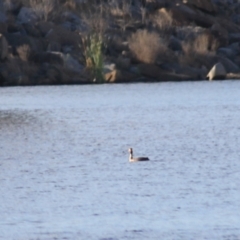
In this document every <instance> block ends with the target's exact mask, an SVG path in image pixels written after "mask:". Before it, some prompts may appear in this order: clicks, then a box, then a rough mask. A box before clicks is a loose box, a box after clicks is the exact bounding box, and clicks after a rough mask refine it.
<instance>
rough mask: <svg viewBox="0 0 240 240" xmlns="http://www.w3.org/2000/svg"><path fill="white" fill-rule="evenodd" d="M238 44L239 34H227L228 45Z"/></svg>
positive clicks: (239, 40)
mask: <svg viewBox="0 0 240 240" xmlns="http://www.w3.org/2000/svg"><path fill="white" fill-rule="evenodd" d="M235 42H240V32H239V33H230V34H229V43H235Z"/></svg>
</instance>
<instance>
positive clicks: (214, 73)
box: [206, 62, 227, 81]
mask: <svg viewBox="0 0 240 240" xmlns="http://www.w3.org/2000/svg"><path fill="white" fill-rule="evenodd" d="M226 75H227V72H226V70H225V67H224V66H223V65H222V63H220V62H218V63H217V64H215V65H214V66H213V67H212V69H211V70H210V71H209V73H208V75H207V76H206V79H209V80H210V81H212V80H215V79H225V78H226Z"/></svg>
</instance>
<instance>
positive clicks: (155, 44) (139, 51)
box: [128, 29, 167, 63]
mask: <svg viewBox="0 0 240 240" xmlns="http://www.w3.org/2000/svg"><path fill="white" fill-rule="evenodd" d="M128 44H129V49H130V50H131V52H132V54H133V55H134V56H135V58H136V59H137V60H138V61H140V62H144V63H155V62H156V61H157V58H158V56H159V54H165V52H166V51H167V46H166V44H165V43H164V41H162V39H160V37H159V35H158V34H157V33H156V32H149V31H147V30H146V29H145V30H139V31H137V32H136V33H133V34H132V36H131V37H130V38H129V39H128Z"/></svg>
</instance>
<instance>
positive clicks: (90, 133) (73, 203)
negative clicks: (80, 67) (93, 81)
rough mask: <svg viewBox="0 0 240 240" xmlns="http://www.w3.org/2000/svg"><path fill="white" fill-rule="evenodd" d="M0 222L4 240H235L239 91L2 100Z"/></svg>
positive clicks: (133, 88) (239, 223)
mask: <svg viewBox="0 0 240 240" xmlns="http://www.w3.org/2000/svg"><path fill="white" fill-rule="evenodd" d="M129 147H133V149H134V153H135V154H136V155H142V156H148V157H149V158H150V161H149V162H140V163H129V162H128V152H127V149H128V148H129ZM0 216H1V217H0V239H6V240H8V239H17V240H19V239H20V240H30V239H34V240H35V239H40V240H51V239H81V240H85V239H87V240H95V239H97V240H120V239H134V240H142V239H144V240H145V239H168V240H172V239H182V240H183V239H184V240H188V239H194V240H196V239H207V240H208V239H209V240H210V239H211V240H212V239H226V240H228V239H230V240H240V81H223V82H185V83H184V82H182V83H158V84H128V85H120V84H119V85H94V86H50V87H12V88H0Z"/></svg>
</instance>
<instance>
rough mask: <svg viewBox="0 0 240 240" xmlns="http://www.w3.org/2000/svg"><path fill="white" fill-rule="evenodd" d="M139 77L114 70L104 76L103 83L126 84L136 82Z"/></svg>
mask: <svg viewBox="0 0 240 240" xmlns="http://www.w3.org/2000/svg"><path fill="white" fill-rule="evenodd" d="M139 78H140V76H139V75H138V74H135V73H132V72H128V71H124V70H119V69H115V70H113V71H111V72H108V73H106V74H105V81H106V82H108V83H127V82H136V81H138V79H139Z"/></svg>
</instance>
